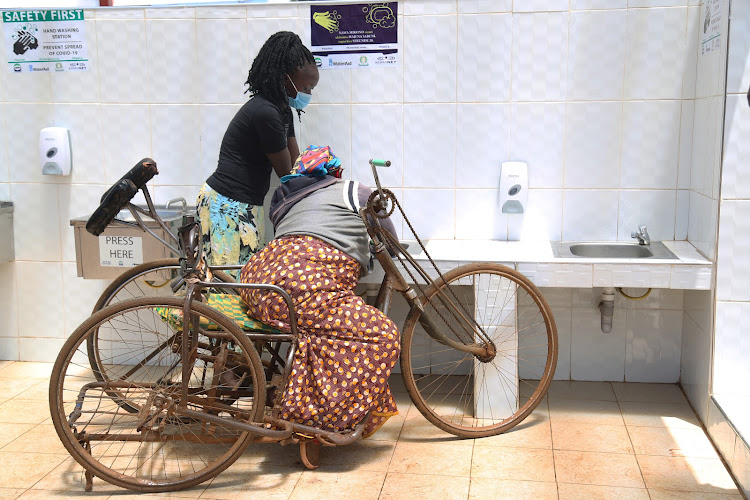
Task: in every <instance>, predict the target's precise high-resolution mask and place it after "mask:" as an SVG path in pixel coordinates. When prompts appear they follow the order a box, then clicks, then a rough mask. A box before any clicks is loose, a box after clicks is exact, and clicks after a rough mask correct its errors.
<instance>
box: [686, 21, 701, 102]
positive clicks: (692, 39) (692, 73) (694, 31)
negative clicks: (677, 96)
mask: <svg viewBox="0 0 750 500" xmlns="http://www.w3.org/2000/svg"><path fill="white" fill-rule="evenodd" d="M700 17H701V14H700V8H699V7H688V17H687V37H686V48H685V71H684V73H683V78H682V98H683V99H695V83H696V78H697V74H696V73H697V70H698V42H699V40H700V35H699V33H701V29H700V26H699V24H698V23H699V22H700Z"/></svg>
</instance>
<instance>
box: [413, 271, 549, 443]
mask: <svg viewBox="0 0 750 500" xmlns="http://www.w3.org/2000/svg"><path fill="white" fill-rule="evenodd" d="M443 278H444V279H443V280H441V279H438V280H436V281H435V282H434V283H433V284H431V285H430V286H429V287H428V288H427V290H425V293H424V296H423V298H422V302H423V304H424V311H425V312H424V313H421V312H420V311H419V310H418V309H417V308H416V307H414V308H412V310H411V312H410V313H409V316H408V317H407V319H406V322H405V324H404V328H403V332H402V347H401V371H402V376H403V378H404V384H405V385H406V389H407V391H408V393H409V395H410V396H411V399H412V401H414V404H415V405H416V407H417V408H418V409H419V411H420V412H421V413H422V414H423V415H424V416H425V418H427V420H429V421H430V422H432V423H433V424H434V425H436V426H437V427H439V428H440V429H442V430H444V431H446V432H449V433H451V434H454V435H456V436H459V437H465V438H478V437H485V436H492V435H495V434H501V433H503V432H505V431H507V430H509V429H511V428H512V427H513V426H515V425H517V424H518V423H519V422H521V421H522V420H523V419H524V418H526V417H527V416H528V415H529V414H530V413H531V412H532V411H533V410H534V408H536V407H537V405H538V404H539V403H540V402H541V400H542V398H543V397H544V395H545V393H546V392H547V389H548V388H549V385H550V383H551V381H552V376H553V375H554V373H555V366H556V364H557V351H558V344H557V328H556V326H555V321H554V318H553V317H552V313H551V311H550V308H549V306H548V305H547V302H546V301H545V300H544V297H543V296H542V294H541V292H540V291H539V289H538V288H537V287H536V286H534V284H533V283H531V282H530V281H529V280H528V279H527V278H526V277H525V276H523V275H522V274H521V273H519V272H517V271H515V270H514V269H511V268H509V267H506V266H502V265H500V264H491V263H474V264H467V265H464V266H460V267H457V268H455V269H453V270H451V271H449V272H447V273H445V275H444V276H443ZM423 314H425V315H428V316H429V318H430V320H431V323H432V325H434V327H435V328H436V329H438V330H440V332H442V334H443V335H444V336H445V337H447V338H449V339H450V340H451V341H453V342H451V344H452V345H448V343H445V342H443V343H441V342H440V341H439V340H436V338H434V337H435V336H434V335H433V336H431V335H429V334H428V333H427V332H428V330H430V329H431V328H430V327H429V326H426V323H427V322H426V321H425V318H424V317H423ZM456 343H458V344H456ZM457 345H458V346H461V345H466V346H473V347H475V348H477V347H478V348H479V349H480V350H483V352H482V354H477V353H476V352H474V353H470V352H466V351H465V350H462V349H460V348H458V347H457ZM475 351H476V350H475Z"/></svg>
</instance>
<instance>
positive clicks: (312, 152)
mask: <svg viewBox="0 0 750 500" xmlns="http://www.w3.org/2000/svg"><path fill="white" fill-rule="evenodd" d="M343 170H344V168H343V167H342V166H341V160H340V159H339V158H338V157H337V156H336V155H334V154H333V151H331V148H330V147H328V146H312V145H311V146H308V147H307V148H305V150H304V151H302V153H301V154H300V155H299V158H297V161H295V162H294V167H292V173H290V174H289V175H285V176H284V177H282V178H281V182H286V181H288V180H289V179H293V178H295V177H300V176H303V175H306V176H309V177H322V176H324V175H330V176H333V177H336V178H337V179H340V178H341V173H342V171H343Z"/></svg>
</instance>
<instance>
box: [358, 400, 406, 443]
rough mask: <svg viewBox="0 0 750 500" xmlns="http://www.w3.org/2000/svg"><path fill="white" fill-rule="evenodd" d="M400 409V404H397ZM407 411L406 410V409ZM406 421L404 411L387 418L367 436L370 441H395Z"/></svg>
mask: <svg viewBox="0 0 750 500" xmlns="http://www.w3.org/2000/svg"><path fill="white" fill-rule="evenodd" d="M399 411H401V406H399ZM407 411H408V410H407ZM405 421H406V411H405V412H403V413H401V414H399V415H395V416H393V417H391V418H389V419H388V420H387V421H386V422H385V424H383V426H382V427H381V428H380V429H378V430H377V431H376V432H375V434H373V435H372V436H370V437H369V438H367V440H371V441H397V440H398V437H399V435H400V434H401V429H403V427H404V422H405Z"/></svg>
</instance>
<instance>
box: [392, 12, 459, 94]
mask: <svg viewBox="0 0 750 500" xmlns="http://www.w3.org/2000/svg"><path fill="white" fill-rule="evenodd" d="M406 5H409V4H408V3H407V4H406ZM402 47H403V49H402V50H403V61H404V62H403V64H404V100H405V101H407V102H453V101H455V100H456V71H455V68H456V62H457V61H456V20H455V18H454V17H448V16H422V17H409V16H407V17H405V18H404V42H403V44H402Z"/></svg>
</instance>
